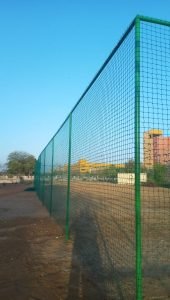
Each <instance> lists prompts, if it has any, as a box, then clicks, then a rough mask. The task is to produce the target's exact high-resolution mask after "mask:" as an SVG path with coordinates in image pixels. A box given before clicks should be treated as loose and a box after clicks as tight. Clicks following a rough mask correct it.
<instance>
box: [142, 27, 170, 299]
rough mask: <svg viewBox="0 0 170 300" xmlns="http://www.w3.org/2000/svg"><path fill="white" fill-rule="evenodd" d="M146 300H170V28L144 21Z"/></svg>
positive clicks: (143, 204) (144, 275)
mask: <svg viewBox="0 0 170 300" xmlns="http://www.w3.org/2000/svg"><path fill="white" fill-rule="evenodd" d="M141 166H142V169H143V173H145V174H146V176H147V180H146V181H147V182H144V183H143V186H142V228H143V231H142V236H143V239H142V243H143V249H142V252H143V293H144V299H145V297H146V299H169V298H170V27H168V26H164V25H159V24H152V23H148V22H147V23H146V22H141Z"/></svg>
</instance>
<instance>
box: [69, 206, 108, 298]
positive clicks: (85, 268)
mask: <svg viewBox="0 0 170 300" xmlns="http://www.w3.org/2000/svg"><path fill="white" fill-rule="evenodd" d="M72 232H73V239H74V245H73V251H72V263H71V273H70V280H69V291H68V297H67V300H70V299H74V300H76V299H83V300H85V299H101V300H103V299H106V291H105V281H104V269H103V266H102V258H101V255H100V251H99V246H98V242H97V228H96V226H95V222H94V219H93V216H92V215H89V212H88V215H87V214H86V212H85V211H83V212H81V213H80V214H79V216H78V217H77V218H75V220H74V223H73V224H72Z"/></svg>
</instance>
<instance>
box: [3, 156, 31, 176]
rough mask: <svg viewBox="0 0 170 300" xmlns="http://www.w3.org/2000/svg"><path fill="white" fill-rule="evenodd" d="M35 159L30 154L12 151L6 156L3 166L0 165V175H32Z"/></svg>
mask: <svg viewBox="0 0 170 300" xmlns="http://www.w3.org/2000/svg"><path fill="white" fill-rule="evenodd" d="M35 162H36V159H35V157H34V156H33V155H32V154H29V153H27V152H23V151H13V152H11V153H10V154H9V155H8V158H7V163H6V164H5V166H2V165H1V174H2V173H3V174H7V175H18V176H22V175H26V176H31V175H33V174H34V168H35Z"/></svg>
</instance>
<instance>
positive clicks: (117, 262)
mask: <svg viewBox="0 0 170 300" xmlns="http://www.w3.org/2000/svg"><path fill="white" fill-rule="evenodd" d="M134 74H135V31H134V28H133V29H132V30H131V32H130V33H129V34H128V36H127V37H126V38H125V40H124V41H123V42H122V44H121V45H120V47H119V49H118V50H117V51H116V53H115V54H114V56H113V57H112V58H111V60H110V61H109V62H108V64H107V65H106V66H105V68H104V70H103V71H102V73H101V74H100V75H99V77H98V78H97V80H96V81H95V82H94V84H93V85H92V87H91V88H90V90H89V91H88V92H87V94H86V95H85V96H84V98H83V99H82V101H81V102H80V104H79V105H78V106H77V107H76V109H75V111H73V115H72V149H71V153H72V155H71V199H70V204H71V212H70V218H71V220H70V226H71V228H70V230H71V235H72V238H73V239H74V247H73V256H74V255H75V256H77V257H78V259H79V264H80V274H77V276H78V277H81V270H82V271H85V272H87V277H89V279H90V280H93V281H95V284H96V285H97V288H98V293H99V299H101V298H102V299H134V297H135V203H134V128H135V124H134V120H135V75H134ZM71 279H72V278H71ZM73 280H75V278H74V276H73ZM77 280H78V278H77ZM81 280H82V281H83V278H81ZM70 285H72V283H71V282H70ZM82 285H83V283H82ZM72 292H73V291H72ZM78 292H79V291H78V290H77V291H76V290H75V294H74V299H78ZM83 293H84V294H83V299H88V291H87V290H85V289H84V290H83ZM70 296H71V294H70Z"/></svg>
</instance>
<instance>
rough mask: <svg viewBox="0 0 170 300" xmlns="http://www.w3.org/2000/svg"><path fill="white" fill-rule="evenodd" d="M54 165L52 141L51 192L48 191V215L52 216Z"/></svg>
mask: <svg viewBox="0 0 170 300" xmlns="http://www.w3.org/2000/svg"><path fill="white" fill-rule="evenodd" d="M53 164H54V139H53V140H52V166H51V190H50V215H51V214H52V204H53V203H52V202H53V170H54V167H53Z"/></svg>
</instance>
